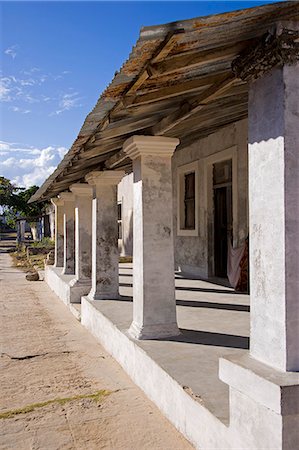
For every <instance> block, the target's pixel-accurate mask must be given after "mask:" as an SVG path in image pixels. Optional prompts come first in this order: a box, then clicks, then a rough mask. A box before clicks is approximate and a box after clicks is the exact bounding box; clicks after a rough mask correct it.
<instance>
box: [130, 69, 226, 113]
mask: <svg viewBox="0 0 299 450" xmlns="http://www.w3.org/2000/svg"><path fill="white" fill-rule="evenodd" d="M221 78H223V72H222V73H221V74H215V75H213V76H211V75H209V76H205V77H201V78H198V79H195V80H188V81H185V82H183V83H176V84H174V85H172V86H168V87H164V88H161V89H156V90H154V91H152V92H149V93H146V94H141V95H137V96H128V97H126V98H125V99H124V105H125V106H126V107H127V108H132V107H134V106H139V105H144V104H147V103H153V102H158V101H162V100H165V99H168V98H171V97H177V96H180V95H184V94H189V93H190V94H191V93H192V92H198V91H200V90H201V89H203V88H204V87H206V88H207V87H209V86H210V85H211V84H213V83H215V82H217V81H219V80H220V79H221Z"/></svg>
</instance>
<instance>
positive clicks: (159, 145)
mask: <svg viewBox="0 0 299 450" xmlns="http://www.w3.org/2000/svg"><path fill="white" fill-rule="evenodd" d="M179 143H180V141H179V139H177V138H169V137H164V136H132V137H130V138H129V139H127V140H126V141H125V143H124V145H123V151H124V152H125V153H126V154H127V155H128V156H129V157H130V158H131V159H136V158H138V157H139V156H143V155H152V156H164V157H169V158H171V156H172V155H173V153H174V151H175V149H176V147H177V146H178V145H179Z"/></svg>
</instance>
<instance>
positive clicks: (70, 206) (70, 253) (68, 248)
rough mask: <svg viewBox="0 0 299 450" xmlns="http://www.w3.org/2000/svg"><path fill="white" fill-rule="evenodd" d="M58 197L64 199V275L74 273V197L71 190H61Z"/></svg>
mask: <svg viewBox="0 0 299 450" xmlns="http://www.w3.org/2000/svg"><path fill="white" fill-rule="evenodd" d="M59 198H61V200H63V201H64V209H63V231H64V233H63V234H64V255H63V256H64V258H63V270H62V273H63V274H65V275H69V274H75V205H74V200H75V197H74V194H72V193H71V192H62V193H61V194H59Z"/></svg>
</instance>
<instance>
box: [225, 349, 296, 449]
mask: <svg viewBox="0 0 299 450" xmlns="http://www.w3.org/2000/svg"><path fill="white" fill-rule="evenodd" d="M219 378H220V379H221V380H222V381H223V382H224V383H226V384H228V385H229V392H230V394H229V395H230V430H231V432H232V435H233V436H234V437H235V442H236V443H237V444H238V448H240V449H248V448H256V449H257V448H263V449H265V450H266V449H268V450H270V449H273V450H274V449H275V450H292V449H294V448H298V426H299V373H298V372H282V371H278V370H276V369H274V368H271V367H270V366H267V365H265V364H263V363H261V362H259V361H257V360H255V359H254V358H252V357H250V356H249V355H243V356H241V357H240V356H238V357H237V356H231V357H226V358H220V362H219Z"/></svg>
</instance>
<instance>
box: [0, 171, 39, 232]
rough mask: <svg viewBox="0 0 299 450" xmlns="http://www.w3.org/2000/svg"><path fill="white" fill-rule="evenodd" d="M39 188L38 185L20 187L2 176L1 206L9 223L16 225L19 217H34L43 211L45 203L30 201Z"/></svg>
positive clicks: (0, 183)
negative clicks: (26, 187)
mask: <svg viewBox="0 0 299 450" xmlns="http://www.w3.org/2000/svg"><path fill="white" fill-rule="evenodd" d="M37 190H38V186H31V187H29V188H28V189H25V188H20V187H18V186H15V185H14V184H13V183H12V182H11V181H10V180H8V179H7V178H5V177H0V206H1V209H2V211H3V213H4V214H5V216H6V220H7V224H8V225H10V226H11V227H15V225H16V220H17V218H21V217H27V218H28V219H30V218H32V219H34V218H36V217H38V216H40V215H41V214H42V213H43V211H44V208H45V206H46V204H45V203H28V200H29V199H30V197H31V196H32V195H33V194H34V193H35V192H36V191H37Z"/></svg>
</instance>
